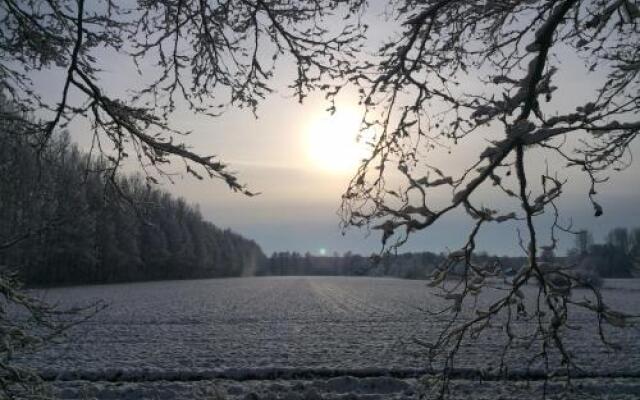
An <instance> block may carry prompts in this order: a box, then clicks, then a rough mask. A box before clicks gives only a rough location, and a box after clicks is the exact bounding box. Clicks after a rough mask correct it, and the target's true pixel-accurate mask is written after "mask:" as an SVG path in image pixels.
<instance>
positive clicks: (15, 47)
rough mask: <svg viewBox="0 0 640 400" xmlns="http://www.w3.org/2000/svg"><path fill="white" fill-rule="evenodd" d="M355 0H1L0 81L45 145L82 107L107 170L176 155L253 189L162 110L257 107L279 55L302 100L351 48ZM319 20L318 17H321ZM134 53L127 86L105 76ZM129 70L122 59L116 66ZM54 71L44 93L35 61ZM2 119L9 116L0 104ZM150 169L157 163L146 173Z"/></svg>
mask: <svg viewBox="0 0 640 400" xmlns="http://www.w3.org/2000/svg"><path fill="white" fill-rule="evenodd" d="M362 3H363V0H359V1H346V0H345V1H341V0H314V1H311V2H308V3H304V4H298V3H297V2H293V1H290V0H277V1H266V0H231V1H220V2H218V1H203V0H161V1H146V0H139V1H136V2H123V1H116V0H103V1H98V2H86V1H84V0H31V1H27V2H16V1H14V0H3V1H1V2H0V24H1V25H2V28H1V29H2V35H0V51H1V53H2V55H1V56H0V57H1V63H0V90H1V91H2V93H3V94H4V95H6V96H7V97H8V98H9V101H10V102H12V103H13V104H15V105H16V107H17V108H18V109H19V111H20V112H21V115H36V116H37V117H38V118H39V120H38V122H33V121H29V120H26V119H22V120H21V122H22V123H23V124H28V125H29V126H30V129H29V132H30V133H31V134H32V135H34V136H37V138H38V141H39V143H40V145H41V146H44V144H46V142H47V141H48V139H49V138H50V137H51V135H52V134H53V132H54V131H55V130H56V129H61V128H64V127H66V126H67V125H68V124H69V123H70V122H71V121H72V120H73V119H86V120H88V121H89V123H90V125H91V128H92V131H93V144H94V147H93V149H92V150H98V151H100V152H102V153H103V154H106V155H107V156H108V159H109V161H110V163H111V170H112V171H115V170H116V169H117V168H118V166H119V165H120V163H121V162H122V160H123V159H125V158H127V157H129V156H130V155H134V156H135V157H136V158H137V159H138V160H139V161H140V165H141V166H142V167H143V169H144V170H145V171H149V170H150V173H149V174H148V175H147V176H148V179H150V180H152V181H155V179H156V178H154V177H153V175H154V173H158V174H160V175H164V176H168V175H167V174H165V170H164V169H163V167H166V164H167V163H169V162H170V161H171V158H172V157H173V158H175V159H178V160H182V162H183V163H184V167H185V170H186V172H187V173H189V174H191V175H193V176H195V177H197V178H199V179H202V178H203V177H204V176H208V177H213V178H220V179H222V180H223V181H224V182H226V184H227V185H228V186H229V187H230V188H231V189H232V190H234V191H241V192H244V193H245V194H248V195H251V192H250V191H249V190H247V188H245V187H244V185H242V184H240V183H239V182H238V181H237V178H236V177H235V176H234V174H233V173H231V172H230V171H229V170H228V168H227V166H226V165H225V164H224V163H223V162H222V161H221V160H220V159H219V158H218V157H216V156H212V155H208V154H199V153H197V152H196V151H193V150H191V149H189V148H188V147H187V145H186V144H185V143H183V142H182V141H181V137H182V136H184V135H186V134H188V133H189V132H186V131H181V130H179V129H177V128H174V127H173V125H172V123H171V120H170V117H171V115H172V113H173V112H174V111H176V109H177V107H179V105H180V104H184V105H186V106H187V107H188V108H189V109H190V110H191V111H192V112H194V113H198V114H207V115H210V116H216V115H219V114H220V113H221V112H222V111H224V109H225V108H226V107H227V106H229V105H232V106H237V107H249V108H250V109H252V110H254V111H255V109H256V107H257V106H258V103H259V101H260V100H262V99H264V98H265V96H267V95H268V94H269V93H270V92H271V91H272V88H271V87H270V85H269V83H268V81H269V79H271V77H272V76H273V73H274V70H275V67H276V64H277V60H278V59H279V58H281V57H284V58H287V59H290V60H293V61H294V62H295V65H296V75H295V77H294V79H293V82H292V83H291V85H290V87H291V89H292V90H293V92H294V94H295V95H296V96H297V97H298V98H299V99H300V100H302V99H303V98H304V97H305V95H306V94H307V93H308V91H309V90H311V89H313V88H315V87H317V86H319V85H320V82H321V81H322V80H324V79H325V78H329V79H332V78H339V77H340V76H341V74H342V72H343V71H344V70H345V69H346V68H347V64H346V62H347V60H348V59H350V58H351V56H350V55H351V53H352V52H353V51H356V50H357V47H354V46H358V42H359V39H360V38H361V37H362V32H363V29H364V27H363V26H362V25H361V24H360V23H359V22H358V18H357V17H358V16H357V14H356V12H357V11H358V10H359V7H360V5H361V4H362ZM333 13H335V14H338V15H339V16H341V17H343V18H346V19H347V20H352V21H353V22H352V23H345V25H344V26H345V27H344V29H342V30H338V31H335V32H333V31H330V30H327V29H325V28H323V27H322V26H323V24H322V21H323V20H324V19H325V17H327V16H328V15H330V14H333ZM325 25H326V24H325ZM118 56H119V57H123V56H124V57H125V58H127V59H130V60H132V61H133V62H132V63H131V67H132V72H134V73H135V72H136V71H137V72H138V73H139V74H140V81H141V82H142V83H141V86H140V87H138V88H132V89H131V92H130V93H129V94H128V95H127V97H126V98H122V97H119V96H122V94H118V93H111V92H110V91H109V90H108V88H105V87H104V85H103V84H102V81H101V78H102V74H101V72H102V70H103V68H105V66H104V64H105V60H107V59H109V58H111V57H118ZM119 68H122V70H121V71H120V72H121V73H124V72H125V71H126V65H124V66H119ZM38 71H40V72H42V71H45V72H47V73H56V72H57V73H59V74H60V76H61V78H62V80H63V86H62V88H61V93H60V94H59V99H58V100H56V101H55V102H53V103H51V102H47V100H46V98H45V96H43V95H42V93H41V90H40V88H39V87H37V86H34V81H33V77H34V73H35V72H38ZM2 118H3V119H8V118H16V116H15V115H13V116H11V115H3V116H2ZM155 175H157V174H155Z"/></svg>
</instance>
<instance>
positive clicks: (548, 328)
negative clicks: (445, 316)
mask: <svg viewBox="0 0 640 400" xmlns="http://www.w3.org/2000/svg"><path fill="white" fill-rule="evenodd" d="M394 5H395V8H394V10H393V17H395V18H396V20H398V21H400V22H401V23H402V29H403V31H402V33H401V34H400V36H399V37H398V38H394V39H393V40H390V41H389V42H388V43H387V44H385V45H384V46H383V47H381V48H380V50H379V52H378V53H377V54H376V57H375V58H374V59H373V60H369V61H368V62H367V63H366V65H363V66H362V67H361V68H360V69H359V70H358V71H357V72H356V73H355V74H354V75H353V76H352V78H351V79H352V82H355V83H356V84H358V85H359V86H360V87H362V91H361V93H362V103H363V104H364V105H365V106H366V108H367V112H366V114H365V117H364V120H363V130H368V131H370V132H373V133H374V134H376V138H375V140H374V141H373V144H372V153H371V156H370V157H369V158H368V159H367V160H365V161H364V162H363V164H362V165H361V167H360V168H359V170H358V171H357V173H356V174H355V176H354V178H353V179H352V181H351V182H350V185H349V187H348V189H347V190H346V192H345V194H344V195H343V204H342V216H343V224H344V226H345V228H346V227H349V226H355V227H370V228H373V229H377V230H380V231H382V244H383V250H384V251H393V250H396V249H397V248H398V247H400V246H402V245H403V244H404V243H405V242H406V241H407V240H408V238H409V237H410V236H411V235H412V234H414V233H415V232H418V231H422V230H425V229H428V228H430V227H432V226H433V225H434V223H436V222H437V221H440V220H443V219H445V218H446V217H447V216H449V215H451V214H453V213H455V212H456V210H460V209H461V210H463V211H464V212H465V213H466V215H467V216H468V217H469V219H470V220H471V221H473V224H472V225H473V228H472V229H471V231H470V233H469V236H468V238H467V240H466V243H464V245H463V246H462V247H461V248H460V249H459V250H457V251H453V252H451V254H450V255H449V258H448V260H447V262H445V263H443V264H442V265H441V266H440V267H439V268H438V269H437V270H436V272H435V273H434V276H433V280H432V283H431V285H432V286H434V287H438V288H440V289H441V290H442V292H443V294H442V296H443V297H444V298H445V299H447V300H449V305H448V307H446V309H445V310H442V311H441V312H445V311H449V312H451V313H452V316H451V319H450V320H449V322H448V323H447V324H445V328H444V330H443V332H441V333H440V334H439V335H438V336H437V337H436V338H435V339H434V340H433V341H432V343H430V344H429V345H428V348H429V354H430V355H431V356H432V357H434V358H435V357H436V356H443V361H442V362H443V364H442V365H441V367H442V368H441V370H440V371H441V373H440V374H439V375H438V377H439V380H438V381H437V382H436V383H438V384H437V385H433V386H432V388H435V389H436V394H437V395H438V396H439V397H444V396H445V395H446V393H447V390H448V389H447V388H448V382H449V379H450V377H451V376H453V375H452V374H453V373H454V371H455V368H454V367H455V365H456V364H455V361H456V356H457V355H458V353H459V351H460V348H461V344H462V343H463V342H464V341H465V340H467V339H469V338H473V337H477V336H478V335H481V334H482V332H484V331H486V330H491V329H490V327H492V326H494V325H496V326H498V327H500V329H499V330H498V331H502V332H503V333H504V335H505V344H504V347H503V352H502V355H501V357H500V360H499V365H498V368H497V370H498V372H499V373H506V371H507V367H508V365H507V363H506V360H507V359H508V358H507V356H508V355H509V354H510V353H511V352H512V351H513V350H514V349H522V348H524V349H525V351H524V352H523V354H527V355H528V356H530V357H529V358H528V362H529V363H531V365H534V366H535V365H536V363H537V364H539V366H540V368H542V370H543V371H544V377H545V379H547V378H549V377H551V376H554V375H555V376H557V375H563V376H565V377H567V380H568V381H569V382H570V377H571V376H572V374H574V373H575V371H577V370H578V365H576V363H575V357H573V356H572V354H571V352H570V349H569V347H568V345H567V338H568V337H571V336H572V335H573V334H572V333H571V332H570V331H568V329H567V327H568V324H569V322H568V321H570V316H572V315H574V314H576V313H577V312H579V310H580V309H583V310H587V311H589V312H593V313H594V315H595V318H596V321H597V324H596V326H597V328H596V333H597V334H598V335H600V337H601V339H602V341H603V342H604V343H606V344H607V345H612V344H611V343H609V342H608V341H607V339H606V337H605V335H604V328H603V325H605V323H607V324H609V325H614V326H617V327H620V326H624V325H625V322H626V321H627V319H628V318H627V316H625V315H624V314H622V313H618V312H615V311H612V310H610V309H609V308H608V307H607V306H606V305H605V304H604V303H603V301H602V297H601V295H600V293H599V291H598V289H597V288H595V287H593V286H591V285H590V284H589V283H588V282H583V281H582V280H581V279H580V278H579V277H578V276H577V275H575V274H572V272H571V270H570V268H569V266H566V265H550V264H543V263H541V261H540V256H539V254H538V253H539V249H540V247H541V246H540V242H541V237H540V236H541V233H540V232H538V229H536V224H535V223H534V220H535V219H536V217H538V216H540V215H542V214H543V213H545V212H547V213H550V214H551V216H552V217H553V218H552V219H553V223H552V224H551V225H552V226H551V229H550V232H549V236H548V237H549V241H550V243H549V244H548V247H547V249H548V250H550V251H551V250H553V249H554V248H555V247H556V243H557V241H558V234H559V232H560V231H563V230H564V231H570V226H568V224H567V226H565V225H562V224H561V222H560V219H559V210H558V206H557V199H558V198H559V197H560V196H561V195H562V193H563V189H564V187H565V184H566V179H563V178H561V177H560V176H561V175H560V174H558V173H557V172H554V171H553V165H554V163H550V164H549V165H548V166H547V168H546V169H545V168H544V164H543V168H542V169H540V168H537V166H536V164H540V162H539V161H538V160H544V159H545V158H547V157H548V158H549V159H551V160H553V159H556V160H561V161H563V162H564V164H565V165H564V167H565V168H567V169H575V170H576V171H577V172H578V173H582V174H584V175H585V177H586V179H587V180H588V182H590V189H589V191H588V192H587V193H586V197H587V198H588V200H589V201H590V202H591V204H592V206H593V209H594V214H595V216H596V217H598V216H600V215H601V214H602V213H603V210H602V207H601V206H600V205H599V204H598V203H597V201H596V194H597V190H596V189H597V187H598V184H600V183H602V182H603V181H605V180H607V179H608V176H609V174H610V173H611V172H613V171H616V170H620V169H623V168H625V167H626V166H628V165H629V163H630V161H631V154H630V151H629V148H630V145H631V143H632V141H633V140H634V139H635V138H636V137H637V136H638V135H639V134H640V120H638V119H637V117H638V111H639V110H640V96H639V93H640V91H639V90H638V89H639V88H640V85H639V84H640V47H639V43H640V34H639V33H640V24H639V22H640V10H639V8H638V2H637V1H630V0H563V1H550V0H539V1H535V0H534V1H519V0H507V1H486V0H482V1H456V0H427V1H411V0H404V1H396V2H394ZM563 61H564V62H569V63H571V62H574V61H581V62H579V63H577V64H580V65H582V66H583V69H582V70H579V69H580V68H577V69H575V70H573V69H572V70H571V73H572V74H579V73H584V74H585V76H587V77H588V78H589V80H590V82H591V83H595V84H597V85H598V86H597V87H596V88H595V90H594V91H593V93H592V95H591V96H590V97H589V98H582V99H580V98H578V99H576V98H575V96H574V97H572V98H571V100H573V101H578V103H577V104H574V105H573V106H574V107H575V109H568V108H567V106H566V104H563V102H567V100H566V99H567V98H569V97H571V94H569V93H566V89H565V86H564V85H563V83H564V81H563V80H562V79H560V78H559V76H560V75H561V73H562V69H561V68H563V64H562V63H561V62H563ZM574 63H575V62H574ZM571 65H573V64H571ZM571 68H573V67H571ZM563 91H564V96H566V97H565V99H564V100H563V102H558V101H554V100H555V98H556V97H558V94H559V93H563ZM560 97H562V96H560ZM478 136H479V137H481V138H484V139H485V141H484V143H485V144H484V145H482V146H480V147H481V148H479V150H478V152H477V154H475V155H474V156H471V157H469V156H468V154H467V155H466V156H465V157H464V158H462V157H459V158H457V159H455V162H457V163H460V162H465V161H467V162H468V164H467V165H466V166H465V167H464V169H463V170H462V172H460V173H456V171H455V168H454V167H455V166H454V164H453V162H452V161H450V162H449V164H448V165H447V166H445V167H443V168H442V167H441V168H439V167H438V166H437V165H436V164H435V163H434V162H432V159H433V158H434V153H435V151H437V150H440V151H449V152H452V153H456V152H457V151H459V148H460V147H462V145H464V144H465V143H467V142H468V141H471V140H474V138H475V137H478ZM473 143H482V142H481V141H478V140H476V141H475V142H473ZM534 153H535V154H536V155H534V156H529V155H530V154H534ZM469 160H470V161H469ZM537 170H538V171H540V170H541V171H542V172H535V171H537ZM532 173H536V174H539V175H538V176H536V177H535V178H534V177H532V176H531V175H532ZM538 182H539V183H538ZM483 191H484V193H489V194H490V196H491V197H490V199H489V204H491V206H490V207H489V206H485V205H483V200H482V199H483ZM438 193H440V194H442V193H445V194H447V193H449V195H447V196H448V197H446V199H447V200H446V202H445V203H444V204H442V202H441V201H440V202H439V197H438V195H437V194H438ZM500 196H504V197H505V199H506V201H502V200H499V197H500ZM485 198H486V196H485ZM509 200H511V202H509ZM503 203H506V204H512V205H507V206H506V207H498V204H503ZM485 204H486V202H485ZM505 221H512V222H515V223H519V224H521V225H522V227H523V228H524V229H523V231H522V236H521V239H520V244H521V247H522V249H523V251H524V252H526V254H527V256H528V262H527V264H526V266H524V267H523V268H522V269H521V270H520V271H519V274H518V275H517V276H516V277H515V278H513V279H512V281H507V280H505V281H504V282H505V283H500V284H498V283H496V282H502V279H496V278H499V277H500V276H501V274H502V270H501V268H499V267H497V266H496V265H495V264H494V263H486V264H482V263H478V262H475V261H474V258H473V254H474V250H475V248H476V241H477V237H478V235H479V233H480V232H481V231H482V229H483V228H485V226H486V225H488V224H495V223H501V222H505ZM519 232H520V231H519ZM460 265H462V266H463V267H464V269H463V272H462V274H459V273H458V274H454V273H453V271H454V268H456V269H458V268H459V267H460ZM558 278H562V279H558ZM534 281H535V282H538V283H539V285H538V286H535V287H536V288H537V289H535V290H530V289H531V288H528V287H527V286H528V285H527V284H528V283H530V282H534ZM495 286H498V288H497V289H499V290H498V291H497V293H498V295H497V298H496V291H495V290H491V289H492V287H495ZM576 286H586V287H587V288H588V290H589V292H590V295H585V299H578V298H577V297H576V296H572V288H574V287H576ZM491 292H493V293H491ZM487 295H488V297H486V298H485V296H487ZM516 320H520V321H524V322H530V323H534V324H535V325H536V328H535V329H529V330H525V331H519V330H518V329H517V328H516V325H517V324H516V323H515V321H516ZM536 346H537V347H536ZM545 382H546V381H545ZM545 387H546V386H545Z"/></svg>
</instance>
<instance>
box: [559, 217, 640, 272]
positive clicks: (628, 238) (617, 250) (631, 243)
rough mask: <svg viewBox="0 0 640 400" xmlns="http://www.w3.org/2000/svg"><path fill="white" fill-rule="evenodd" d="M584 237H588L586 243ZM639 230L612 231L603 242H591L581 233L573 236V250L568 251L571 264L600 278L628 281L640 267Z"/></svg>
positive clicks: (586, 234) (615, 229) (588, 234)
mask: <svg viewBox="0 0 640 400" xmlns="http://www.w3.org/2000/svg"><path fill="white" fill-rule="evenodd" d="M584 238H588V241H585V239H584ZM638 239H640V228H635V229H632V230H631V231H629V230H628V229H627V228H614V229H612V230H611V231H610V232H609V233H608V234H607V241H606V243H593V240H592V239H591V234H590V233H589V232H588V231H586V230H582V231H580V232H579V234H578V236H577V237H576V247H575V248H573V249H571V250H570V251H569V258H570V260H571V262H572V263H574V264H576V265H577V266H578V268H580V269H587V270H590V271H592V272H594V273H596V274H597V275H598V276H600V277H602V278H628V277H631V276H632V275H633V272H634V270H635V269H637V268H638V266H640V259H639V258H638V251H639V250H640V241H638Z"/></svg>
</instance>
